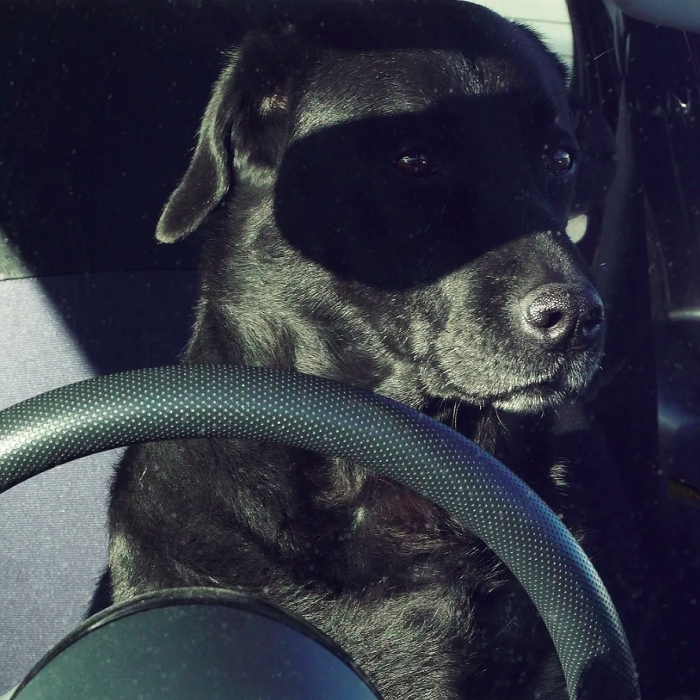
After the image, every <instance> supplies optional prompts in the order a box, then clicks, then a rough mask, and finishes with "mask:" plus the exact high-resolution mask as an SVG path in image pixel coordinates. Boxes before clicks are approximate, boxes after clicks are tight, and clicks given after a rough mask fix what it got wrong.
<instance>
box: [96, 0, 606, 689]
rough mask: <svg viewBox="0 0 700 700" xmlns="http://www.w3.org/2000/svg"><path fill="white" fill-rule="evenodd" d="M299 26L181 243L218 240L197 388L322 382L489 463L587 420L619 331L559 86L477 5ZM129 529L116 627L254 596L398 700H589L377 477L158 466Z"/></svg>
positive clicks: (444, 537) (211, 120)
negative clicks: (538, 429)
mask: <svg viewBox="0 0 700 700" xmlns="http://www.w3.org/2000/svg"><path fill="white" fill-rule="evenodd" d="M302 5H305V3H302ZM297 14H298V16H296V17H292V18H291V19H290V18H289V17H285V18H284V20H283V21H280V22H273V23H271V24H270V25H268V26H266V28H264V29H260V30H258V31H255V32H252V33H250V34H248V35H247V36H246V38H245V39H244V40H243V41H242V43H241V44H240V46H238V47H237V48H236V50H235V51H234V52H233V53H232V55H231V58H230V61H229V63H228V65H227V67H226V68H225V70H224V72H223V74H222V76H221V78H220V80H219V81H218V83H217V84H216V87H215V89H214V92H213V96H212V99H211V101H210V103H209V106H208V107H207V110H206V113H205V116H204V119H203V122H202V126H201V131H200V134H199V141H198V144H197V148H196V151H195V153H194V156H193V158H192V161H191V164H190V167H189V169H188V171H187V173H186V175H185V177H184V179H183V180H182V182H181V183H180V185H179V186H178V188H177V189H176V191H175V192H174V193H173V195H172V196H171V198H170V200H169V202H168V204H167V206H166V208H165V211H164V213H163V216H162V218H161V221H160V224H159V227H158V238H159V239H160V240H161V241H176V240H178V239H180V238H182V237H184V236H186V235H188V234H190V233H192V232H194V231H195V230H197V231H198V232H199V234H200V235H203V236H204V237H205V238H204V253H203V279H202V292H201V301H200V304H199V308H198V314H197V321H196V325H195V328H194V333H193V336H192V340H191V343H190V345H189V347H188V349H187V354H186V361H187V362H190V363H209V362H216V363H234V364H244V365H258V366H266V367H279V368H287V369H295V370H299V371H302V372H307V373H311V374H317V375H322V376H324V377H329V378H332V379H336V380H340V381H343V382H346V383H350V384H354V385H357V386H360V387H364V388H367V389H371V390H373V391H377V392H380V393H382V394H385V395H387V396H390V397H392V398H394V399H397V400H399V401H402V402H404V403H406V404H408V405H410V406H412V407H414V408H416V409H419V410H423V411H426V412H429V413H431V414H432V415H436V416H438V417H439V418H444V419H445V420H451V419H452V417H453V416H454V415H455V414H456V410H457V406H459V405H464V406H467V407H472V408H466V409H465V414H466V415H470V413H469V412H470V411H473V412H475V413H476V414H478V415H479V416H486V417H487V419H483V420H482V418H481V417H480V418H479V419H478V421H477V422H476V424H478V430H477V432H476V436H477V437H480V438H481V439H482V443H484V441H486V438H485V437H484V436H486V435H488V434H491V433H490V432H489V429H488V428H487V427H485V426H488V425H496V422H495V421H492V420H491V418H490V417H492V416H493V415H494V411H496V410H499V411H501V415H500V416H496V417H497V418H498V417H500V418H503V417H504V416H506V417H507V415H508V414H540V413H541V412H542V411H543V410H544V409H546V408H548V407H550V406H552V405H554V404H555V403H557V402H559V401H562V400H564V399H566V398H567V397H571V396H574V395H576V394H577V393H578V392H580V391H581V390H582V389H583V388H584V387H585V385H586V384H587V382H588V381H589V379H590V378H591V376H592V374H593V373H594V371H595V370H596V368H597V367H598V362H599V359H600V354H601V344H602V332H603V329H602V325H603V324H602V307H601V303H600V300H599V298H598V295H597V293H596V291H595V289H594V288H593V286H592V284H591V282H590V280H589V277H588V276H587V273H586V272H585V270H584V265H583V263H582V261H581V260H580V258H579V256H578V255H577V252H576V251H575V249H574V247H573V245H572V244H571V243H570V241H569V240H568V239H567V237H566V235H564V230H565V227H566V221H567V213H568V210H569V207H570V204H571V199H572V196H573V189H574V179H575V173H576V162H577V146H576V142H575V139H574V136H573V135H572V131H571V122H570V114H569V109H568V106H567V98H566V94H565V71H564V69H563V68H562V66H561V65H560V63H559V62H558V61H557V59H556V58H555V57H554V56H553V55H552V54H551V53H550V52H548V51H547V50H546V49H545V47H544V46H543V44H542V43H541V42H540V41H539V39H538V38H537V37H536V36H535V35H534V34H532V33H531V32H530V31H529V30H527V29H525V28H523V27H521V26H519V25H516V24H513V23H510V22H508V21H506V20H504V19H502V18H500V17H499V16H497V15H495V14H493V13H492V12H490V11H489V10H486V9H484V8H482V7H479V6H475V5H471V4H469V3H465V2H458V1H452V0H381V1H372V0H357V1H353V0H331V1H328V2H326V3H321V4H320V6H318V7H316V8H314V9H309V8H308V7H307V8H306V9H304V10H303V11H300V12H299V13H297ZM467 422H468V421H466V420H465V421H464V422H463V423H462V422H460V421H457V420H455V421H454V425H457V426H460V427H461V429H463V430H464V431H470V430H471V429H472V428H474V426H473V425H471V424H470V425H471V427H467V425H466V423H467ZM492 432H493V431H492ZM474 434H475V433H473V432H471V433H470V435H471V436H473V435H474ZM491 447H493V445H492V446H491ZM543 470H544V471H543V473H544V474H545V476H547V473H546V468H543ZM523 476H524V478H528V479H530V481H531V483H537V482H538V480H540V481H543V479H542V478H541V474H539V473H538V474H535V473H534V472H533V473H527V472H525V473H523ZM547 478H548V477H547ZM544 481H547V479H544ZM544 481H543V483H544ZM550 482H551V480H550ZM110 527H111V550H110V551H111V565H110V566H111V575H112V581H113V592H114V597H115V599H116V600H123V599H127V598H129V597H131V596H134V595H137V594H140V593H143V592H146V591H150V590H154V589H160V588H166V587H173V586H182V585H208V586H211V585H214V586H220V587H227V588H228V587H230V588H239V589H244V590H246V591H251V592H253V593H256V594H258V595H261V596H264V597H266V598H268V599H269V600H271V601H273V602H275V603H277V604H279V605H281V606H283V607H285V608H287V609H290V610H292V611H294V612H296V613H298V614H300V615H301V616H303V617H305V618H306V619H308V620H309V621H310V622H312V623H313V624H315V625H316V626H318V627H319V628H320V629H322V630H324V631H325V632H327V633H328V634H329V635H330V636H331V637H332V638H334V639H335V640H336V641H337V642H339V643H340V644H341V646H343V647H344V648H345V649H346V650H348V651H349V652H350V653H351V654H352V656H353V657H354V658H355V659H356V661H357V662H358V663H359V664H360V666H361V667H362V668H363V669H364V670H365V671H366V672H367V673H368V675H369V676H370V677H371V678H372V679H373V680H374V681H375V682H376V684H377V686H378V687H379V689H380V691H381V692H382V693H383V694H384V697H385V698H387V700H390V699H394V698H396V699H398V698H401V699H402V700H406V699H409V698H421V699H426V698H430V699H438V698H439V699H448V698H534V697H538V698H543V697H551V698H565V697H567V696H566V692H565V690H564V685H563V679H562V676H561V670H560V668H559V666H558V663H557V662H556V660H555V659H554V657H553V647H552V646H551V643H550V641H549V639H548V637H547V635H546V633H545V632H544V630H543V628H542V626H541V623H540V622H539V621H538V618H537V616H536V614H535V612H534V610H533V608H532V606H531V604H530V602H529V601H528V600H527V598H526V596H525V595H524V593H523V592H522V590H521V589H520V588H519V586H518V585H517V583H516V582H515V581H514V580H513V579H512V578H511V577H510V576H509V574H508V573H507V572H506V571H504V569H503V567H502V566H501V565H499V564H498V563H497V562H496V561H495V560H494V558H493V555H492V554H491V553H490V552H488V550H486V549H485V548H484V546H483V545H482V544H481V543H480V542H479V541H478V540H477V539H476V538H475V537H473V536H472V535H470V534H469V533H468V532H464V531H462V530H460V529H459V528H458V527H457V526H456V525H455V524H454V523H452V522H451V521H450V519H449V518H448V517H447V516H446V515H445V514H444V513H443V512H442V511H441V510H440V509H438V508H437V507H435V506H434V505H432V504H431V503H429V502H427V501H426V500H424V499H423V498H421V497H419V496H417V495H416V494H414V493H413V492H410V491H409V490H407V489H404V488H402V487H399V486H397V485H396V484H393V483H390V482H388V481H386V480H383V479H379V478H377V477H375V476H374V475H372V474H370V473H367V472H366V471H365V470H363V469H361V468H359V467H357V466H356V465H353V464H348V463H345V462H343V461H340V460H332V459H325V458H321V457H319V456H318V455H315V454H310V453H307V452H304V451H301V450H297V449H290V448H285V447H280V446H269V445H264V446H263V445H260V444H251V443H249V442H237V441H225V440H199V441H196V440H193V441H183V442H170V443H159V444H149V445H144V446H139V447H136V448H133V449H131V450H130V452H129V453H128V454H127V456H126V458H125V459H124V461H123V463H122V464H121V466H120V468H119V471H118V473H117V476H116V479H115V482H114V486H113V493H112V503H111V511H110Z"/></svg>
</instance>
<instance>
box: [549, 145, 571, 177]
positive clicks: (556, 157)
mask: <svg viewBox="0 0 700 700" xmlns="http://www.w3.org/2000/svg"><path fill="white" fill-rule="evenodd" d="M545 161H546V163H547V170H549V171H550V172H551V173H567V172H569V170H571V169H572V168H573V167H574V157H573V155H572V154H571V153H570V152H569V151H567V150H566V149H564V148H559V149H557V150H556V151H554V153H552V155H546V156H545Z"/></svg>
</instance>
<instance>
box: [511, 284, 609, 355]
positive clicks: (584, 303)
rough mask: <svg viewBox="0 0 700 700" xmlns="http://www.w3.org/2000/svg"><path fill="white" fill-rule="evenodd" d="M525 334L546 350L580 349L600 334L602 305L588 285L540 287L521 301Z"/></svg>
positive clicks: (597, 339) (594, 291)
mask: <svg viewBox="0 0 700 700" xmlns="http://www.w3.org/2000/svg"><path fill="white" fill-rule="evenodd" d="M521 310H522V312H523V317H524V320H525V323H524V324H523V325H524V329H525V332H526V333H527V334H528V335H529V336H530V337H531V338H533V339H534V340H536V341H537V343H538V344H539V345H540V346H541V347H542V348H543V349H545V350H556V351H560V352H566V351H568V350H583V349H585V348H586V347H589V346H590V345H593V344H594V343H596V342H598V341H599V340H600V338H601V336H602V332H603V304H602V302H601V300H600V297H599V296H598V292H596V290H595V289H594V288H593V287H591V286H590V285H586V286H578V285H577V286H573V285H569V284H543V285H542V286H541V287H537V288H536V289H533V290H532V291H531V292H529V293H528V294H526V295H525V297H524V298H523V300H522V301H521Z"/></svg>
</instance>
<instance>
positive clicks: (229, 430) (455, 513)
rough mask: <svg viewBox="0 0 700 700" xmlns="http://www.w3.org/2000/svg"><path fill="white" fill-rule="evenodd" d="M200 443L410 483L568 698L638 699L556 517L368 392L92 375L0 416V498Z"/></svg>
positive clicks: (586, 565)
mask: <svg viewBox="0 0 700 700" xmlns="http://www.w3.org/2000/svg"><path fill="white" fill-rule="evenodd" d="M202 437H228V438H244V439H250V440H257V441H260V442H274V443H282V444H287V445H293V446H296V447H302V448H305V449H308V450H313V451H315V452H318V453H321V454H325V455H333V456H338V457H344V458H347V459H351V460H354V461H357V462H358V463H361V464H364V465H365V466H367V467H370V468H372V469H374V470H375V471H376V472H377V473H379V474H382V475H384V476H386V477H389V478H391V479H394V480H396V481H398V482H401V483H403V484H405V485H406V486H409V487H411V488H413V489H415V490H416V491H418V492H419V493H421V494H423V495H424V496H426V497H427V498H430V499H431V500H432V501H434V502H435V503H437V504H439V505H440V506H442V507H443V508H445V509H446V510H447V511H448V512H449V513H450V514H451V516H452V517H453V518H454V519H455V520H456V521H457V522H459V523H461V524H462V525H463V526H464V527H466V528H467V529H468V530H470V531H471V532H473V533H474V534H475V535H477V536H478V537H479V538H481V539H482V540H483V541H484V542H485V543H486V545H487V546H488V547H490V548H491V549H492V550H493V551H494V552H495V553H496V554H497V555H498V556H499V557H500V559H501V560H502V561H503V562H504V563H505V564H506V566H508V568H509V569H510V570H511V571H512V572H513V574H514V575H515V576H516V577H517V578H518V580H519V581H520V583H521V584H522V585H523V587H524V588H525V590H526V591H527V593H528V594H529V596H530V597H531V599H532V600H533V602H534V604H535V605H536V606H537V609H538V610H539V612H540V614H541V615H542V618H543V620H544V622H545V624H546V625H547V628H548V630H549V632H550V634H551V636H552V639H553V640H554V644H555V646H556V649H557V652H558V654H559V658H560V660H561V663H562V667H563V669H564V673H565V676H566V681H567V685H568V689H569V694H570V695H571V697H572V698H583V699H585V700H588V699H591V700H607V699H609V700H633V699H635V698H638V697H639V688H638V684H637V680H636V674H635V670H634V664H633V661H632V657H631V653H630V650H629V646H628V644H627V640H626V638H625V635H624V632H623V630H622V627H621V625H620V621H619V619H618V616H617V613H616V611H615V609H614V607H613V605H612V602H611V600H610V598H609V596H608V594H607V591H606V590H605V587H604V586H603V584H602V582H601V580H600V578H599V577H598V575H597V573H596V571H595V569H594V568H593V566H592V565H591V563H590V561H589V560H588V558H587V557H586V555H585V554H584V553H583V551H582V550H581V548H580V547H579V546H578V544H577V543H576V541H575V540H574V539H573V537H572V536H571V534H570V533H569V532H568V530H567V529H566V528H565V527H564V526H563V525H562V524H561V522H560V521H559V519H558V518H557V517H556V515H555V514H554V513H552V511H551V510H550V509H549V508H548V507H547V506H546V505H545V503H544V502H543V501H542V500H541V499H540V498H539V497H538V496H537V495H536V494H535V493H534V492H533V491H532V490H531V489H530V488H529V487H528V486H526V485H525V484H524V483H523V482H522V481H521V480H520V479H519V478H518V477H516V476H515V475H514V474H513V473H512V472H510V471H509V470H508V469H507V468H506V467H505V466H503V465H502V464H501V463H500V462H498V461H497V460H495V459H493V458H492V457H491V456H489V455H488V454H487V453H485V452H484V451H483V450H481V449H480V448H479V447H477V446H476V445H474V443H472V442H470V441H469V440H467V439H466V438H464V437H463V436H461V435H460V434H458V433H456V432H455V431H453V430H451V429H450V428H447V427H446V426H444V425H442V424H441V423H439V422H437V421H435V420H432V419H431V418H428V417H427V416H424V415H423V414H421V413H418V412H416V411H413V410H411V409H409V408H407V407H406V406H403V405H402V404H399V403H396V402H395V401H392V400H390V399H387V398H384V397H381V396H378V395H376V394H372V393H369V392H365V391H361V390H359V389H355V388H353V387H349V386H345V385H342V384H338V383H336V382H332V381H329V380H325V379H321V378H318V377H313V376H309V375H302V374H297V373H292V372H283V371H280V370H271V369H262V368H253V367H230V366H221V365H190V366H182V367H161V368H157V369H149V370H138V371H134V372H126V373H123V374H115V375H110V376H106V377H100V378H97V379H90V380H88V381H85V382H80V383H78V384H72V385H70V386H67V387H63V388H61V389H57V390H55V391H51V392H48V393H46V394H42V395H40V396H37V397H35V398H33V399H30V400H29V401H25V402H23V403H20V404H17V405H15V406H13V407H11V408H9V409H6V410H5V411H2V412H0V491H3V490H6V489H8V488H10V487H11V486H13V485H14V484H17V483H19V482H20V481H23V480H25V479H27V478H29V477H31V476H33V475H35V474H38V473H40V472H42V471H44V470H46V469H48V468H49V467H51V466H54V465H57V464H62V463H64V462H67V461H70V460H72V459H76V458H78V457H81V456H84V455H87V454H92V453H95V452H100V451H103V450H107V449H111V448H114V447H119V446H122V445H127V444H133V443H139V442H147V441H153V440H167V439H175V438H202Z"/></svg>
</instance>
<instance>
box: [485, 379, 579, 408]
mask: <svg viewBox="0 0 700 700" xmlns="http://www.w3.org/2000/svg"><path fill="white" fill-rule="evenodd" d="M575 393H576V392H573V391H567V390H565V389H562V388H557V387H556V386H555V385H551V384H546V383H543V384H541V385H532V386H526V387H522V388H516V389H513V390H512V391H509V392H507V393H506V394H503V395H498V396H493V397H490V398H489V400H488V401H487V403H489V404H490V405H491V406H493V407H494V408H497V409H499V410H501V411H506V412H507V413H519V414H532V413H541V412H542V411H545V410H547V409H548V408H552V407H554V406H558V405H559V404H562V403H564V402H565V401H566V400H567V399H568V398H569V399H570V398H572V397H573V396H574V395H575Z"/></svg>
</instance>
